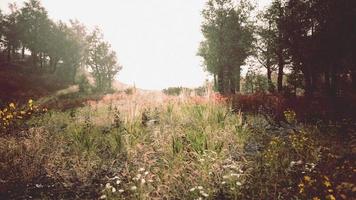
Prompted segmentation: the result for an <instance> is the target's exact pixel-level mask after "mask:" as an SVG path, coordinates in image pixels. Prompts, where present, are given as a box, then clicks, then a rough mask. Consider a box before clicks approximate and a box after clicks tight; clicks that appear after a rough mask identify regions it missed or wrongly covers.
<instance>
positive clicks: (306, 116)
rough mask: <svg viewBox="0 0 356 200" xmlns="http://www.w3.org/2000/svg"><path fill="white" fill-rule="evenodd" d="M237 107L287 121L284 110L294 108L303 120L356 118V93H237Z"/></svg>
mask: <svg viewBox="0 0 356 200" xmlns="http://www.w3.org/2000/svg"><path fill="white" fill-rule="evenodd" d="M232 105H233V108H234V109H235V110H241V111H242V112H248V113H254V114H257V113H260V114H264V115H268V116H270V117H272V118H273V119H274V120H276V121H284V120H285V119H284V114H283V113H284V111H286V110H293V111H294V112H295V113H296V115H297V120H298V121H301V122H315V121H318V120H322V121H329V120H331V121H339V120H342V119H353V120H356V98H355V97H351V96H349V97H336V98H327V97H314V98H308V97H304V96H299V97H284V96H282V95H278V94H263V93H256V94H251V95H241V94H238V95H235V96H234V97H233V98H232Z"/></svg>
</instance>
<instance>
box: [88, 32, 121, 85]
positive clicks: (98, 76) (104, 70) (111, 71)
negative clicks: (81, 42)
mask: <svg viewBox="0 0 356 200" xmlns="http://www.w3.org/2000/svg"><path fill="white" fill-rule="evenodd" d="M88 41H89V49H88V58H87V62H86V63H87V65H88V66H89V67H90V70H91V73H92V75H93V76H94V78H95V83H96V87H97V89H99V90H107V89H111V87H112V85H111V84H112V81H113V80H114V77H115V75H116V74H117V73H118V72H119V71H120V70H121V68H122V67H121V66H120V65H119V64H118V63H117V58H116V53H115V52H114V51H113V50H111V47H110V45H109V44H108V43H107V42H104V41H103V36H102V34H101V32H100V31H99V29H95V30H94V31H93V33H92V34H90V35H89V36H88Z"/></svg>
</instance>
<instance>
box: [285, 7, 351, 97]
mask: <svg viewBox="0 0 356 200" xmlns="http://www.w3.org/2000/svg"><path fill="white" fill-rule="evenodd" d="M355 9H356V2H355V1H352V0H340V1H335V0H307V1H302V0H289V1H287V3H286V7H285V13H286V26H285V30H286V31H285V35H286V37H287V39H288V51H289V53H290V55H291V56H292V61H293V68H296V69H299V70H300V71H302V73H303V76H304V82H305V90H306V94H307V95H309V96H312V95H313V94H314V92H315V91H317V90H319V91H322V89H323V88H324V91H325V92H326V93H325V94H327V95H330V96H332V97H335V96H336V95H337V94H338V93H339V92H341V90H342V89H344V90H345V88H341V82H344V84H347V80H348V78H344V79H341V78H340V77H342V76H343V77H353V78H351V79H352V82H353V87H354V88H355V86H356V84H355V82H356V81H355V79H356V78H355V77H356V72H355V68H356V67H355V66H356V62H355V60H356V59H355V56H351V55H355V54H356V47H355V45H354V44H355V42H356V24H355V18H356V12H355Z"/></svg>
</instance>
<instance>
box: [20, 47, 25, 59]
mask: <svg viewBox="0 0 356 200" xmlns="http://www.w3.org/2000/svg"><path fill="white" fill-rule="evenodd" d="M21 55H22V59H25V47H22V50H21Z"/></svg>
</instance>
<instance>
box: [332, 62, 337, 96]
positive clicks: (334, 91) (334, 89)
mask: <svg viewBox="0 0 356 200" xmlns="http://www.w3.org/2000/svg"><path fill="white" fill-rule="evenodd" d="M330 95H331V97H336V95H337V71H336V68H335V65H332V66H331V79H330Z"/></svg>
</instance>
